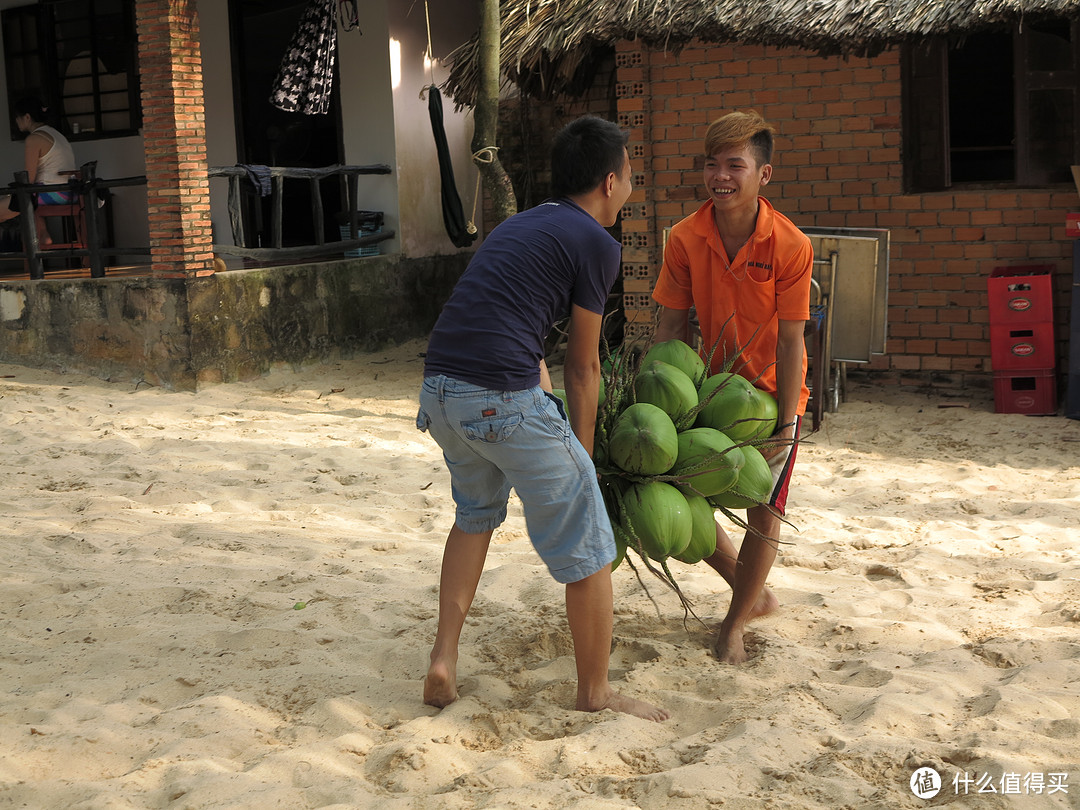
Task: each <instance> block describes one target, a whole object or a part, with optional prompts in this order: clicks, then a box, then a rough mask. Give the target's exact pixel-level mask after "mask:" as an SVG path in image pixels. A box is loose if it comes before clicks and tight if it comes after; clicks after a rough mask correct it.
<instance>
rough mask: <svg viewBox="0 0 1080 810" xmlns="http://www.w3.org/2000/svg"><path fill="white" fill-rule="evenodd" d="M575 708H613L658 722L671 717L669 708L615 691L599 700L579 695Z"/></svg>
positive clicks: (598, 710) (594, 710) (593, 710)
mask: <svg viewBox="0 0 1080 810" xmlns="http://www.w3.org/2000/svg"><path fill="white" fill-rule="evenodd" d="M574 708H575V709H577V710H578V711H579V712H600V711H603V710H604V709H611V710H612V711H613V712H622V713H623V714H632V715H633V716H634V717H641V718H643V719H645V720H652V721H653V722H656V723H661V722H663V721H664V720H667V719H668V718H669V717H671V713H670V712H668V711H667V709H661V708H660V707H659V706H653V705H652V704H651V703H646V702H645V701H643V700H637V699H636V698H632V697H627V696H626V695H620V694H619V693H618V692H615V691H609V692H608V694H607V696H606V697H605V698H603V699H602V700H597V701H588V700H586V699H585V698H582V697H578V701H577V705H576V706H575V707H574Z"/></svg>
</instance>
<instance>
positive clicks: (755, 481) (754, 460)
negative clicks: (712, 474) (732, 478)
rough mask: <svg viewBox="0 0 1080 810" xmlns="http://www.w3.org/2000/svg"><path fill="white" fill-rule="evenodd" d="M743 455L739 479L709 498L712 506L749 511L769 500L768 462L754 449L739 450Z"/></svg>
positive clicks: (770, 487) (769, 474) (771, 484)
mask: <svg viewBox="0 0 1080 810" xmlns="http://www.w3.org/2000/svg"><path fill="white" fill-rule="evenodd" d="M739 449H740V450H742V454H743V460H744V463H743V466H742V469H741V470H739V479H738V480H737V481H736V482H735V484H734V486H732V487H731V488H730V489H729V490H727V491H726V492H721V493H720V494H718V495H712V496H710V497H709V503H711V504H712V505H713V506H722V507H724V508H725V509H749V508H751V507H753V506H759V505H760V504H763V503H765V502H766V501H768V499H769V495H770V494H771V493H772V488H773V477H772V470H771V469H770V468H769V462H767V461H766V460H765V457H764V456H763V455H761V452H760V451H759V450H758V449H757V448H756V447H751V446H746V447H741V448H739Z"/></svg>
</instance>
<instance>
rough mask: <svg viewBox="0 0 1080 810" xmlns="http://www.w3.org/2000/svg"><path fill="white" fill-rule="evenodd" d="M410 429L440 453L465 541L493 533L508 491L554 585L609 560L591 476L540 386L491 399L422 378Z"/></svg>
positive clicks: (466, 386) (480, 391)
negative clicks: (421, 433) (467, 536)
mask: <svg viewBox="0 0 1080 810" xmlns="http://www.w3.org/2000/svg"><path fill="white" fill-rule="evenodd" d="M416 426H417V427H418V428H419V429H420V430H426V431H429V432H430V433H431V436H432V438H434V439H435V441H436V442H438V444H439V447H441V448H442V451H443V458H444V459H445V460H446V466H447V468H448V469H449V470H450V487H451V491H452V493H453V497H454V503H455V505H456V507H457V512H456V517H455V520H456V523H457V525H458V528H460V529H461V530H462V531H465V532H468V533H470V534H480V533H482V532H486V531H489V530H493V529H495V528H496V527H498V526H499V525H500V524H501V523H502V522H503V521H504V520H505V519H506V503H507V499H508V498H509V496H510V488H511V487H513V489H514V490H515V491H516V492H517V494H518V498H520V499H521V504H522V507H523V509H524V512H525V525H526V527H527V528H528V530H529V539H530V540H531V541H532V544H533V547H534V548H535V549H536V551H537V553H538V554H539V555H540V558H541V559H542V560H543V561H544V564H545V565H547V567H548V570H549V571H550V572H551V575H552V576H553V577H554V578H555V580H556V581H557V582H562V583H567V582H577V581H578V580H581V579H584V578H585V577H587V576H590V575H592V574H595V573H596V572H597V571H599V570H601V569H602V568H603V567H604V566H606V565H607V564H609V563H610V562H612V560H614V559H615V538H614V536H613V535H612V531H611V521H610V520H609V519H608V515H607V510H606V509H605V508H604V500H603V496H602V495H601V494H600V485H599V484H598V483H597V480H596V468H595V467H594V466H593V462H592V459H591V458H589V454H588V453H586V452H585V448H584V447H582V446H581V442H579V441H578V440H577V437H576V436H574V433H573V431H571V430H570V422H569V421H568V420H567V418H566V414H565V412H564V411H563V407H562V403H561V402H559V400H558V399H556V398H555V397H554V396H552V395H551V394H548V393H547V392H545V391H544V390H543V389H541V388H540V387H539V386H537V387H536V388H530V389H527V390H524V391H491V390H488V389H486V388H482V387H481V386H478V385H473V384H471V383H466V382H461V381H460V380H455V379H452V378H449V377H446V376H443V375H440V376H436V377H428V378H426V379H425V380H424V385H423V388H422V389H421V391H420V411H419V413H418V414H417V417H416Z"/></svg>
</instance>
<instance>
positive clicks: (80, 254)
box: [0, 161, 150, 279]
mask: <svg viewBox="0 0 1080 810" xmlns="http://www.w3.org/2000/svg"><path fill="white" fill-rule="evenodd" d="M145 183H146V178H145V177H118V178H114V179H112V180H103V179H101V178H100V177H98V176H97V161H91V162H90V163H84V164H83V165H82V166H81V167H80V168H79V177H78V178H76V179H73V180H70V181H69V182H67V183H53V184H50V185H36V184H33V183H30V182H29V175H28V174H27V173H26V172H25V171H21V172H15V182H14V183H12V184H11V185H10V186H8V187H7V188H6V189H0V194H10V195H11V196H12V197H13V198H14V199H15V200H17V201H18V207H19V211H20V212H21V215H20V216H19V218H18V219H19V235H20V236H21V238H22V245H23V249H22V250H20V251H8V252H4V253H0V258H2V259H13V258H14V259H25V260H26V263H27V265H28V266H29V272H30V278H32V279H42V278H45V259H46V258H50V259H52V258H57V259H65V258H78V259H84V260H86V259H88V261H84V264H89V267H90V275H91V277H92V278H103V277H104V276H105V257H106V256H149V255H150V248H149V246H146V247H107V246H105V245H103V244H102V242H103V241H104V240H102V238H101V234H102V231H103V227H102V217H103V216H104V212H103V211H102V210H101V204H100V201H101V200H102V199H103V198H104V197H107V196H108V194H109V189H113V188H120V187H123V186H140V185H144V184H145ZM42 191H67V192H70V193H72V194H74V195H77V196H79V197H81V198H82V200H83V206H84V212H85V219H86V233H85V234H83V238H82V241H83V243H84V244H85V245H86V247H84V248H76V247H58V248H51V247H46V248H45V249H42V246H41V245H40V243H39V242H38V236H37V225H36V223H35V221H34V216H33V211H34V195H35V194H37V193H39V192H42Z"/></svg>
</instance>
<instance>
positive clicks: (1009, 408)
mask: <svg viewBox="0 0 1080 810" xmlns="http://www.w3.org/2000/svg"><path fill="white" fill-rule="evenodd" d="M994 411H995V412H996V413H1026V414H1033V415H1037V416H1049V415H1052V414H1056V413H1057V375H1056V374H1055V373H1054V371H1052V370H1040V371H1019V372H1013V371H998V372H995V373H994Z"/></svg>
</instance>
